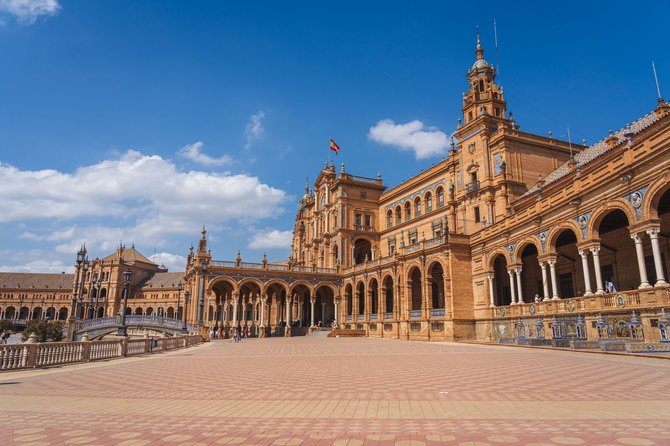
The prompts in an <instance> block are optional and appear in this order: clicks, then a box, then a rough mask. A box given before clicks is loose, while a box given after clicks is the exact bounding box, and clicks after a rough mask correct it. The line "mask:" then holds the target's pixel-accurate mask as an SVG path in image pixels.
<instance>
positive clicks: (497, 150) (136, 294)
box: [2, 42, 670, 341]
mask: <svg viewBox="0 0 670 446" xmlns="http://www.w3.org/2000/svg"><path fill="white" fill-rule="evenodd" d="M475 55H476V60H475V63H474V65H473V66H472V68H471V69H470V70H469V71H468V73H467V79H468V83H469V90H468V91H467V92H466V93H465V95H464V97H463V104H462V113H463V118H462V119H460V120H459V123H458V128H457V131H456V132H455V134H454V137H455V141H453V143H452V147H451V150H450V153H449V157H448V158H447V159H445V160H443V161H441V162H439V163H438V164H436V165H434V166H432V167H430V168H429V169H427V170H425V171H424V172H422V173H421V174H419V175H417V176H415V177H413V178H411V179H409V180H408V181H406V182H404V183H402V184H400V185H398V186H396V187H394V188H392V189H388V190H387V189H386V187H385V186H384V185H383V182H382V179H381V176H380V175H377V177H376V178H366V177H359V176H354V175H351V174H349V173H348V172H347V171H346V170H345V167H344V165H342V166H340V167H339V169H338V168H336V166H334V165H333V164H327V165H326V166H324V169H323V170H322V171H321V172H320V174H319V176H318V178H317V179H316V181H315V182H314V184H313V188H312V189H310V187H309V185H307V186H306V189H305V194H304V196H303V198H302V199H301V200H300V206H299V209H298V212H297V214H296V218H295V227H294V232H293V240H292V247H291V254H290V257H289V259H288V261H287V262H284V263H268V262H267V261H266V260H265V259H263V260H262V262H259V263H248V262H243V261H242V259H241V257H240V256H239V255H238V257H237V259H235V260H234V261H216V260H212V256H211V254H210V252H209V250H208V249H207V237H206V232H205V230H204V228H203V232H202V234H201V238H200V242H199V245H198V248H197V250H194V249H193V248H191V250H190V251H189V254H188V260H187V265H186V268H185V272H184V273H167V272H161V271H160V269H159V267H158V266H157V265H154V264H153V263H151V262H150V261H148V260H147V259H145V260H146V261H144V260H141V259H139V260H138V258H136V259H135V260H134V261H127V260H126V259H125V258H124V252H125V251H123V250H120V251H119V252H117V254H116V257H113V256H110V257H106V258H105V259H103V260H102V261H96V262H93V264H92V271H97V269H100V270H101V271H103V270H105V268H109V269H110V271H111V276H107V275H106V274H105V275H104V277H105V279H104V280H108V278H109V277H111V279H109V283H108V285H106V286H108V287H109V291H108V292H107V295H108V296H110V297H109V298H108V299H107V304H106V306H105V310H103V311H104V313H105V314H107V315H110V314H115V312H118V309H119V305H120V296H121V289H122V286H121V285H120V284H121V281H120V280H121V275H122V272H123V270H124V268H133V271H134V275H133V277H134V279H133V284H132V285H131V287H130V289H131V292H130V295H131V296H132V298H131V299H129V307H130V308H129V310H127V311H130V312H132V313H133V314H135V312H138V311H140V312H141V311H144V312H149V311H156V308H157V307H160V308H162V310H161V311H162V312H164V314H165V315H166V316H170V315H172V314H174V315H177V314H178V315H179V316H180V317H183V315H184V311H183V309H179V308H181V307H183V306H184V305H183V302H184V301H183V298H184V294H185V293H186V292H187V291H188V294H189V296H190V298H191V299H190V301H189V304H188V308H185V310H186V311H185V312H186V313H187V319H188V320H189V322H193V323H199V324H201V325H206V326H210V327H224V332H226V333H229V332H230V329H231V327H242V326H249V327H250V334H251V335H256V334H257V335H259V336H265V335H286V334H295V331H294V332H293V333H292V332H291V328H292V327H293V326H296V325H302V326H309V327H312V328H313V327H315V326H317V325H318V324H319V322H320V323H321V324H322V325H325V324H329V323H330V322H331V321H334V323H335V324H336V325H337V326H339V327H341V328H349V329H362V330H365V331H366V333H367V334H368V335H369V336H377V337H394V338H401V339H417V340H464V339H479V340H485V341H492V340H496V339H507V338H515V337H517V338H518V337H519V335H518V334H519V333H521V332H523V333H525V334H526V335H527V336H529V337H535V338H540V337H544V336H546V337H550V334H552V333H553V334H554V337H561V336H564V337H565V338H566V339H572V340H574V339H577V340H581V339H584V337H585V336H586V337H587V338H588V339H599V336H601V335H602V332H603V331H602V330H601V331H600V332H599V331H598V321H599V320H600V321H601V325H602V324H603V323H602V320H606V321H607V322H605V324H608V325H609V326H610V328H611V330H609V331H608V330H605V331H604V332H607V333H610V334H612V333H613V334H612V336H613V337H615V338H630V339H633V337H634V334H636V335H635V336H637V338H636V339H638V340H639V339H640V333H641V336H642V339H644V340H647V341H655V340H658V339H659V336H660V335H659V333H658V330H657V328H656V325H657V322H658V319H659V317H661V310H662V308H663V307H664V306H670V288H668V283H667V280H668V260H669V258H670V244H669V242H668V240H669V237H670V105H668V104H667V103H665V102H664V101H663V100H662V99H659V101H658V104H657V106H656V107H655V109H654V110H653V111H651V112H650V113H649V114H647V115H645V116H643V117H642V118H640V119H638V120H637V121H635V122H633V123H632V124H631V125H629V126H626V127H625V128H623V129H621V130H619V131H617V132H610V134H609V135H608V136H607V137H606V138H604V139H603V140H602V141H599V142H597V143H596V144H593V145H591V146H588V147H587V146H584V145H577V144H570V143H569V142H566V141H560V140H557V139H554V138H553V137H552V136H551V135H549V137H544V136H539V135H534V134H530V133H525V132H522V131H521V130H520V127H519V126H518V125H517V123H516V122H515V120H514V118H513V117H512V113H511V112H508V111H507V103H506V100H505V94H504V92H503V89H502V87H500V86H499V85H497V84H496V83H495V74H496V73H495V69H494V68H493V66H491V65H490V64H489V63H488V62H486V60H485V59H484V51H483V49H482V48H481V45H480V44H479V42H478V43H477V49H476V52H475ZM135 252H136V251H135ZM138 254H139V253H138ZM112 257H113V258H112ZM107 260H109V263H107ZM87 277H88V276H87ZM71 280H72V281H73V283H74V279H71ZM86 280H90V279H88V278H87V279H86ZM180 281H181V283H182V284H183V291H181V290H179V289H178V287H177V285H178V283H180ZM103 283H105V282H103ZM85 287H89V282H86V286H85ZM86 289H88V288H86ZM89 296H90V295H89ZM180 298H181V301H180V302H181V304H179V303H178V302H177V301H178V300H179V299H180ZM131 303H132V306H131ZM2 305H3V311H4V312H5V314H6V313H7V308H8V304H7V303H6V302H2ZM149 306H151V310H149ZM178 309H179V310H178ZM297 321H299V322H298V323H296V322H297ZM287 327H288V328H287ZM519 327H521V329H520V328H519ZM294 330H295V329H294ZM301 330H302V329H301ZM599 333H600V334H599Z"/></svg>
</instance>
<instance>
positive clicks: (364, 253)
mask: <svg viewBox="0 0 670 446" xmlns="http://www.w3.org/2000/svg"><path fill="white" fill-rule="evenodd" d="M366 260H372V244H371V243H370V241H369V240H366V239H363V238H359V239H358V240H356V241H355V242H354V263H355V264H356V265H358V264H360V263H363V262H365V261H366Z"/></svg>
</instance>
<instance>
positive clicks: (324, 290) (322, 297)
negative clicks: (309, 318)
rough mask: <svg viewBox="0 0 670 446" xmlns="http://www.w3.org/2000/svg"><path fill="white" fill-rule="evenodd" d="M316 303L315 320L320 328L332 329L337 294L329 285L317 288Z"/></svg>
mask: <svg viewBox="0 0 670 446" xmlns="http://www.w3.org/2000/svg"><path fill="white" fill-rule="evenodd" d="M315 294H316V302H315V304H314V305H315V306H314V320H315V321H316V325H317V326H318V324H319V322H321V326H323V327H330V323H331V322H332V321H334V320H335V304H334V299H335V293H334V292H333V290H332V289H331V288H330V287H329V286H327V285H321V286H319V287H317V288H316V291H315Z"/></svg>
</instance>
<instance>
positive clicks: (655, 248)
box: [647, 228, 668, 286]
mask: <svg viewBox="0 0 670 446" xmlns="http://www.w3.org/2000/svg"><path fill="white" fill-rule="evenodd" d="M659 232H661V229H660V228H652V229H647V234H649V238H650V239H651V252H652V253H653V254H654V268H655V269H656V283H655V284H654V286H667V285H668V282H666V281H665V276H664V275H663V261H662V259H661V247H660V245H659V243H658V233H659Z"/></svg>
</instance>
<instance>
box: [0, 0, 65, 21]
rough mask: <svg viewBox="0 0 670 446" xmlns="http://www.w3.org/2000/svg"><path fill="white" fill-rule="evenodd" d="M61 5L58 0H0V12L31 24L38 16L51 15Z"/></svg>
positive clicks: (54, 13) (56, 11)
mask: <svg viewBox="0 0 670 446" xmlns="http://www.w3.org/2000/svg"><path fill="white" fill-rule="evenodd" d="M60 8H61V6H60V5H59V4H58V0H0V14H9V15H12V16H14V17H16V21H17V22H19V23H21V24H24V25H31V24H33V23H35V21H36V20H37V19H38V18H39V17H40V16H53V15H56V14H57V13H58V11H59V10H60Z"/></svg>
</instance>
